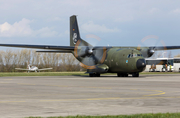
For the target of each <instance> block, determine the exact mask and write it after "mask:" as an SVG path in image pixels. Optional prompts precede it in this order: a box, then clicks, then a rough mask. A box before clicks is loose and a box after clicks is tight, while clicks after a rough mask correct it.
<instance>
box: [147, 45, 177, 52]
mask: <svg viewBox="0 0 180 118" xmlns="http://www.w3.org/2000/svg"><path fill="white" fill-rule="evenodd" d="M149 49H152V50H155V51H156V50H175V49H180V46H156V47H149Z"/></svg>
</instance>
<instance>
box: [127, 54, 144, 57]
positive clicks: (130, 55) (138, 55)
mask: <svg viewBox="0 0 180 118" xmlns="http://www.w3.org/2000/svg"><path fill="white" fill-rule="evenodd" d="M127 57H128V58H132V57H142V54H129V55H128V56H127Z"/></svg>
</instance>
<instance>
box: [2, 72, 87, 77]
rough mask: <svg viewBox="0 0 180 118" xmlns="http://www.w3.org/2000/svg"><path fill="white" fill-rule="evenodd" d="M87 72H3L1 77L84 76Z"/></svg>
mask: <svg viewBox="0 0 180 118" xmlns="http://www.w3.org/2000/svg"><path fill="white" fill-rule="evenodd" d="M84 73H85V72H37V73H36V72H30V73H27V72H4V73H3V72H1V73H0V77H4V76H82V75H88V74H84Z"/></svg>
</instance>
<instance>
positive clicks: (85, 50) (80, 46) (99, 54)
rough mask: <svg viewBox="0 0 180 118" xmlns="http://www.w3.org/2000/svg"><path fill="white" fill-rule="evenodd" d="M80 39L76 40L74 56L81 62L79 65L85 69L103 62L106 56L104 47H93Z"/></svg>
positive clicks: (92, 67)
mask: <svg viewBox="0 0 180 118" xmlns="http://www.w3.org/2000/svg"><path fill="white" fill-rule="evenodd" d="M86 44H87V45H85V44H84V43H83V41H82V40H78V42H77V43H76V46H75V50H74V53H75V57H76V58H77V59H78V60H79V61H80V62H81V66H83V67H84V68H87V69H94V68H95V65H97V64H100V63H103V62H104V60H105V57H106V53H104V52H105V51H106V49H105V48H102V47H96V46H95V47H93V46H92V45H90V44H88V43H86Z"/></svg>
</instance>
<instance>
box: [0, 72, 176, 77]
mask: <svg viewBox="0 0 180 118" xmlns="http://www.w3.org/2000/svg"><path fill="white" fill-rule="evenodd" d="M140 74H142V75H150V74H180V73H175V72H142V73H140ZM103 75H113V76H116V75H117V74H116V73H106V74H103ZM5 76H88V74H85V72H37V73H36V72H30V73H27V72H0V77H5Z"/></svg>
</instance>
